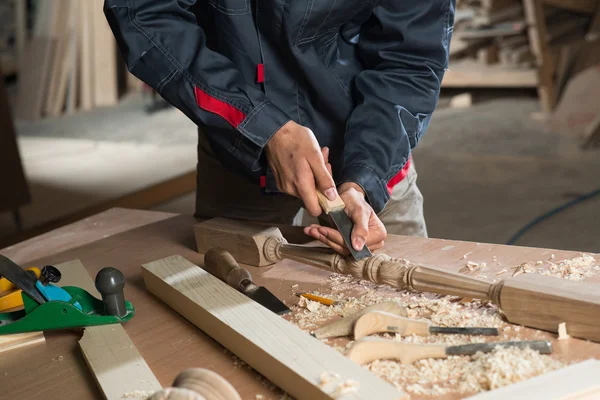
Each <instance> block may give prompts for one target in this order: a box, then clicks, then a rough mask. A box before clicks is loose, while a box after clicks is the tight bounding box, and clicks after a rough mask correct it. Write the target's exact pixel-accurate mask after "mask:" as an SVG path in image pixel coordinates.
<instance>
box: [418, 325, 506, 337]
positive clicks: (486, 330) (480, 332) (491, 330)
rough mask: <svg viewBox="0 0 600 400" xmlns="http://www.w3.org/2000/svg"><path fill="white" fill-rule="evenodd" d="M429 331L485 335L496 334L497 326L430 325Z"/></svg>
mask: <svg viewBox="0 0 600 400" xmlns="http://www.w3.org/2000/svg"><path fill="white" fill-rule="evenodd" d="M429 333H444V334H457V335H485V336H498V329H497V328H476V327H474V328H452V327H448V328H447V327H442V326H430V327H429Z"/></svg>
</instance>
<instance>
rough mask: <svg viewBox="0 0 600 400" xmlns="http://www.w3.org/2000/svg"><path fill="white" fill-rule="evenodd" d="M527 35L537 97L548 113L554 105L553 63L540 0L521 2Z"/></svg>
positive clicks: (543, 109)
mask: <svg viewBox="0 0 600 400" xmlns="http://www.w3.org/2000/svg"><path fill="white" fill-rule="evenodd" d="M523 6H524V7H525V17H526V20H527V26H528V29H527V33H528V35H529V44H530V46H531V51H532V52H533V55H534V56H535V59H536V66H537V75H538V96H539V98H540V104H541V108H542V111H543V112H550V111H552V110H553V109H554V106H555V104H556V90H555V83H554V68H555V65H554V61H553V58H552V53H551V51H550V48H549V46H548V42H547V41H546V38H547V27H546V18H545V15H544V8H543V4H542V0H523Z"/></svg>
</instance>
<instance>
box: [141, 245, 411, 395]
mask: <svg viewBox="0 0 600 400" xmlns="http://www.w3.org/2000/svg"><path fill="white" fill-rule="evenodd" d="M143 276H144V283H145V285H146V288H147V289H148V290H149V291H150V292H152V293H153V294H154V295H156V296H157V297H158V298H160V299H161V300H163V301H164V302H165V303H167V304H168V305H169V306H170V307H171V308H173V309H174V310H175V311H177V312H178V313H179V314H181V315H182V316H184V317H185V318H186V319H188V320H189V321H190V322H192V323H193V324H194V325H196V326H197V327H199V328H200V329H202V330H203V331H204V332H206V333H208V334H209V335H210V336H211V337H212V338H213V339H215V340H217V341H218V342H219V343H221V344H222V345H223V346H224V347H225V348H227V349H228V350H230V351H231V352H233V353H234V354H236V355H237V356H238V357H240V358H241V359H242V360H244V361H245V362H247V363H248V364H250V365H251V366H252V367H254V368H255V369H256V370H257V371H259V372H260V373H262V374H263V375H265V376H266V377H268V378H269V379H270V380H271V381H273V382H274V383H275V384H277V385H278V386H279V387H281V388H282V389H284V390H285V391H286V392H288V393H290V394H291V395H292V396H293V397H295V398H297V399H299V400H302V399H306V400H309V399H333V398H338V399H343V398H348V399H350V398H352V399H372V398H373V394H375V393H376V394H377V398H378V399H380V400H384V399H407V398H408V396H406V395H405V394H404V393H402V392H400V391H399V390H398V389H396V388H395V387H394V386H392V385H391V384H389V383H387V382H385V381H383V380H381V379H379V378H377V377H375V376H374V375H372V374H371V373H370V372H368V371H367V370H366V369H363V368H361V367H360V366H359V365H357V364H355V363H353V362H352V361H350V360H349V359H347V358H346V357H344V356H343V355H342V354H340V353H339V352H337V351H336V350H334V349H332V348H330V347H329V346H327V345H326V344H324V343H322V342H320V341H319V340H317V339H315V338H313V337H312V336H310V335H309V334H308V333H306V332H304V331H302V330H300V329H298V328H297V327H295V326H294V325H292V324H291V323H289V322H288V321H286V320H284V319H282V318H281V317H279V316H277V315H276V314H274V313H272V312H271V311H269V310H267V309H266V308H264V307H263V306H261V305H259V304H258V303H256V302H254V301H252V300H250V299H249V298H248V297H246V296H244V295H243V294H241V293H240V292H238V291H236V290H235V289H232V288H231V287H229V286H228V285H226V284H225V283H223V282H221V281H220V280H219V279H217V278H215V277H214V276H212V275H211V274H209V273H208V272H206V271H204V270H203V269H201V268H199V267H198V266H196V265H194V264H193V263H191V262H189V261H188V260H186V259H185V258H183V257H181V256H172V257H168V258H164V259H162V260H158V261H154V262H152V263H148V264H144V266H143ZM327 373H336V374H339V380H335V382H332V383H328V384H325V385H323V386H321V385H320V381H321V379H322V378H321V377H322V376H323V374H327ZM349 381H355V382H358V383H359V386H358V388H357V390H356V392H355V393H354V392H351V393H349V394H347V395H345V396H340V397H338V396H336V394H335V393H336V390H339V389H338V385H340V384H343V383H346V382H349Z"/></svg>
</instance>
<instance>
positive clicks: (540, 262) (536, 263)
mask: <svg viewBox="0 0 600 400" xmlns="http://www.w3.org/2000/svg"><path fill="white" fill-rule="evenodd" d="M543 263H544V262H543V261H536V262H535V265H542V264H543Z"/></svg>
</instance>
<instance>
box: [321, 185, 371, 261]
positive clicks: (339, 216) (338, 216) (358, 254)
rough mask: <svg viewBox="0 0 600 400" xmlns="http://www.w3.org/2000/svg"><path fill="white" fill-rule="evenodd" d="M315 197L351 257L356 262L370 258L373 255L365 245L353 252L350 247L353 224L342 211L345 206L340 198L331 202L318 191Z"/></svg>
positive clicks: (352, 248)
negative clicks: (340, 235)
mask: <svg viewBox="0 0 600 400" xmlns="http://www.w3.org/2000/svg"><path fill="white" fill-rule="evenodd" d="M317 197H318V198H319V204H320V205H321V208H322V209H323V211H324V212H325V214H327V215H329V218H330V219H331V221H332V222H333V223H334V224H335V226H336V227H337V229H338V231H340V233H341V234H342V237H343V238H344V243H346V247H348V250H350V254H352V257H354V259H355V260H356V261H359V260H362V259H363V258H367V257H371V256H372V255H373V254H372V253H371V251H370V250H369V249H368V247H367V246H366V245H365V246H363V248H362V249H361V250H360V251H357V250H355V249H354V247H353V246H352V228H354V224H353V223H352V221H351V220H350V217H348V214H346V211H344V209H345V208H346V204H345V203H344V201H343V200H342V198H341V197H340V196H338V197H337V198H336V199H335V200H334V201H331V200H329V199H328V198H327V197H325V195H324V194H322V193H321V192H319V191H317Z"/></svg>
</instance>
